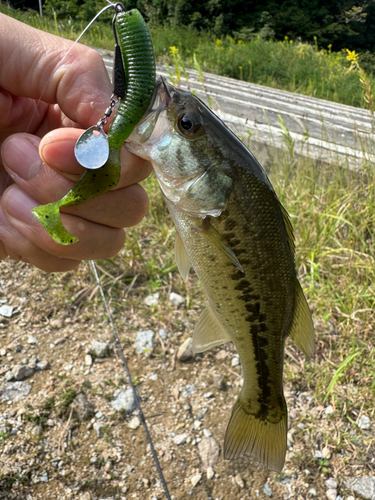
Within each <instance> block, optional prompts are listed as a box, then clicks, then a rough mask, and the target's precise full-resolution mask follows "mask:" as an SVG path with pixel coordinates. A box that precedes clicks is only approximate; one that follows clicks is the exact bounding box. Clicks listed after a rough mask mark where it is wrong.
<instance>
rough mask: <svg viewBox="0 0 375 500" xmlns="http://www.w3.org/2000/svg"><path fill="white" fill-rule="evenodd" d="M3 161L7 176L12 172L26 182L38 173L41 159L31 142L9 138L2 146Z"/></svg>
mask: <svg viewBox="0 0 375 500" xmlns="http://www.w3.org/2000/svg"><path fill="white" fill-rule="evenodd" d="M3 161H4V164H5V167H6V168H7V170H10V171H11V172H9V174H10V175H11V176H12V172H14V173H15V174H16V175H17V176H18V177H20V178H21V179H24V180H25V181H28V180H30V179H32V178H33V177H34V176H35V175H36V174H37V173H38V172H39V168H40V165H41V159H40V156H39V152H38V147H37V145H36V144H33V143H32V142H31V141H29V140H27V139H24V138H20V137H15V138H10V139H8V140H7V141H5V142H4V144H3Z"/></svg>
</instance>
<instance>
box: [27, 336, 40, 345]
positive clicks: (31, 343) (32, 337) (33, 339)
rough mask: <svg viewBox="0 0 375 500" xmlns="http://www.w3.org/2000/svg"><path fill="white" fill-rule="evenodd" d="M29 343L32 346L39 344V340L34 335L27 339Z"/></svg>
mask: <svg viewBox="0 0 375 500" xmlns="http://www.w3.org/2000/svg"><path fill="white" fill-rule="evenodd" d="M27 343H28V344H30V345H35V344H38V339H37V338H36V337H34V335H30V336H29V338H28V339H27Z"/></svg>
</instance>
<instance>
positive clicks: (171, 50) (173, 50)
mask: <svg viewBox="0 0 375 500" xmlns="http://www.w3.org/2000/svg"><path fill="white" fill-rule="evenodd" d="M169 52H170V53H171V55H172V56H176V55H177V54H178V48H177V47H175V46H174V45H172V47H169Z"/></svg>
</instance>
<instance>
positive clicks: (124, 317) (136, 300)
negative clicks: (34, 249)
mask: <svg viewBox="0 0 375 500" xmlns="http://www.w3.org/2000/svg"><path fill="white" fill-rule="evenodd" d="M168 237H169V236H168ZM138 245H139V246H140V248H141V250H142V252H144V254H145V255H148V253H147V252H149V251H150V249H149V247H150V246H151V245H152V240H151V239H147V238H145V239H144V240H143V241H138ZM127 252H128V253H126V252H125V250H124V252H123V253H122V255H120V256H119V257H118V258H117V260H115V261H113V260H111V261H105V262H100V263H99V273H100V275H101V279H102V282H103V285H104V288H105V290H106V293H107V295H108V300H109V303H110V308H111V311H112V314H113V317H114V321H115V323H116V326H117V328H118V330H119V336H120V339H121V343H122V345H123V348H124V352H125V356H126V358H127V360H128V363H129V367H130V370H131V373H132V377H133V381H134V382H135V384H136V385H137V390H138V391H139V396H140V400H141V404H142V408H143V412H144V414H145V416H146V419H147V423H148V426H149V428H150V432H151V436H152V439H153V442H154V445H155V448H156V452H157V455H158V457H159V459H160V463H161V466H162V469H163V472H164V474H165V479H166V482H167V485H168V488H169V491H170V494H171V498H174V499H176V500H177V499H183V498H194V499H197V500H206V499H212V500H224V499H231V500H242V499H249V498H250V499H257V498H259V499H260V500H265V499H268V498H270V497H272V498H274V499H306V498H326V494H327V491H328V489H329V488H328V486H329V485H328V486H327V483H326V481H327V480H329V479H331V480H332V479H333V480H334V481H336V482H337V483H338V486H336V493H337V495H341V497H340V496H338V498H343V499H345V500H346V499H350V498H352V499H353V498H355V497H350V496H349V495H350V494H351V493H350V492H349V490H347V489H346V488H345V486H344V483H343V480H342V479H343V478H345V476H346V475H350V476H353V475H354V476H355V475H356V473H360V471H361V470H362V467H363V458H360V457H356V456H355V454H354V455H353V452H352V451H351V450H350V449H348V450H347V451H346V452H345V453H343V452H340V453H335V447H334V446H333V445H330V443H329V439H328V438H327V436H329V435H330V434H332V433H335V432H337V429H338V426H339V422H340V416H339V415H336V414H335V409H334V408H333V409H332V406H331V407H330V408H329V405H328V404H326V405H325V406H324V405H322V403H321V402H319V401H316V399H315V397H314V392H313V390H312V389H311V388H310V387H309V385H308V384H307V383H306V380H305V379H304V373H303V372H304V366H305V365H304V363H305V360H304V357H303V355H302V354H301V353H299V352H298V350H297V349H296V348H294V347H293V346H292V344H291V343H290V344H289V343H288V347H287V352H288V355H287V356H286V363H287V364H288V366H289V369H288V376H287V379H286V380H285V384H284V389H285V394H286V399H287V404H288V408H289V434H288V445H289V450H288V453H287V457H286V464H285V468H284V470H283V471H282V473H281V474H276V473H274V472H268V471H267V470H266V469H264V468H263V467H262V466H260V465H258V464H253V463H252V461H251V460H250V459H249V458H245V459H241V460H238V461H233V462H229V461H225V460H224V459H223V458H222V455H221V453H220V454H219V455H218V454H217V451H218V450H219V447H220V449H221V447H222V445H223V440H224V433H225V429H226V425H227V423H228V421H229V417H230V413H231V408H232V405H233V403H234V401H235V399H236V396H237V394H238V392H239V390H240V387H241V383H242V378H241V368H240V366H239V365H238V364H237V359H236V352H235V348H234V346H233V345H232V344H227V345H225V346H223V347H221V348H216V349H213V350H212V351H209V352H207V353H205V354H204V355H198V356H195V358H190V359H188V360H187V361H184V362H181V361H179V360H178V359H177V352H178V349H179V347H180V346H181V344H182V343H183V342H184V341H185V340H186V339H187V338H189V337H190V336H191V334H192V329H193V326H194V324H195V322H196V321H197V318H198V317H199V314H200V312H201V310H202V307H203V303H204V297H203V295H202V291H201V289H200V286H199V284H198V283H197V280H196V278H195V277H194V276H192V277H191V278H189V280H188V282H187V284H186V285H185V284H184V283H183V282H182V280H181V279H180V278H179V276H178V274H177V273H176V272H166V273H165V278H164V280H161V281H160V280H159V279H158V278H157V277H155V278H154V280H153V281H152V280H150V273H149V274H148V280H146V278H145V277H144V276H142V272H141V270H140V269H141V266H142V265H144V262H143V264H142V263H138V261H137V259H135V258H133V257H132V255H130V254H129V250H128V251H127ZM160 258H161V259H163V258H165V259H167V258H169V257H168V256H163V255H161V257H160ZM1 266H2V275H1V282H0V284H1V291H0V299H1V303H2V304H6V305H9V306H13V311H12V315H11V317H8V318H7V317H1V319H0V344H1V346H0V354H1V357H0V387H1V383H2V384H3V389H4V384H7V383H8V384H9V383H14V382H15V380H14V379H13V380H10V379H11V376H9V372H10V371H12V370H13V371H12V373H13V372H14V371H15V367H17V366H29V367H30V366H31V372H32V373H31V374H30V375H28V376H27V377H26V378H25V379H23V380H21V381H19V382H18V383H19V384H22V385H23V387H25V386H26V385H29V386H30V393H29V395H28V396H25V397H22V398H20V399H19V400H18V401H11V400H4V390H3V392H2V394H3V399H2V402H1V404H0V409H1V413H0V498H1V499H2V500H5V499H17V500H23V499H27V500H34V499H47V498H48V499H52V500H54V499H56V500H64V499H78V500H94V499H122V500H125V499H128V500H130V499H133V498H136V499H142V500H143V499H145V500H155V499H160V500H161V499H164V498H165V495H164V493H163V491H162V488H161V484H160V480H159V477H158V474H157V470H156V467H155V463H154V461H153V458H152V455H151V452H150V448H149V445H148V443H147V439H146V435H145V431H144V429H143V427H142V425H139V421H137V418H134V417H136V415H137V410H134V411H133V412H132V414H126V412H125V411H124V410H122V411H116V410H115V409H114V407H113V406H112V403H113V401H114V400H115V399H116V397H117V396H118V394H119V393H120V392H121V391H126V389H128V388H129V383H128V381H127V379H126V374H125V371H124V368H123V366H122V363H121V360H120V359H119V357H118V355H117V353H116V350H115V345H114V342H113V337H112V332H111V329H110V327H109V325H108V320H107V318H106V316H105V310H104V306H103V304H102V302H101V299H100V295H99V292H98V288H97V286H96V284H95V281H94V278H93V276H92V274H91V271H90V267H89V265H88V263H82V264H81V266H80V268H79V269H78V270H76V271H73V272H70V273H66V274H50V275H47V274H45V273H43V272H41V271H38V270H36V269H33V268H32V267H31V266H29V265H27V264H24V263H15V262H12V261H5V262H3V263H1ZM137 266H139V267H137ZM167 271H168V269H167ZM156 292H159V298H158V300H157V302H156V304H154V305H151V306H148V305H146V303H145V299H147V297H150V296H152V295H153V294H154V293H156ZM171 292H175V293H177V294H179V295H180V296H181V297H182V298H183V302H182V303H181V304H179V305H175V304H173V303H172V302H171V301H170V293H171ZM145 330H152V331H153V332H154V337H153V341H152V346H151V347H148V348H145V350H144V352H142V353H140V354H137V353H136V351H135V348H134V346H133V343H134V341H135V339H136V336H137V334H138V333H139V332H140V331H145ZM93 340H96V341H101V342H107V343H108V344H109V350H108V351H107V353H106V355H105V357H103V358H97V357H95V354H94V353H93V350H92V341H93ZM47 362H48V363H47ZM35 363H40V364H39V368H40V367H41V368H42V369H35V370H34V371H33V369H32V368H33V366H34V365H35ZM43 363H44V364H43ZM91 363H92V364H91ZM36 366H38V365H36ZM7 373H8V375H7ZM79 394H84V395H85V398H86V400H87V402H88V403H91V405H92V407H90V406H89V407H88V408H89V413H88V415H86V416H85V415H83V416H82V414H81V416H80V415H79V409H78V410H77V411H76V410H75V402H74V401H75V398H76V397H77V395H79ZM80 397H81V396H80ZM0 398H1V388H0ZM79 418H81V420H79ZM129 425H130V427H129ZM202 441H203V442H204V443H205V444H206V445H207V446H208V448H207V450H208V451H206V452H205V451H204V450H203V451H202V449H203V445H202ZM205 453H206V455H205ZM367 456H369V455H367ZM202 457H203V459H205V461H206V462H205V463H204V462H202ZM372 460H373V459H372ZM207 466H208V467H211V468H210V469H209V470H208V471H207ZM358 471H359V472H358ZM331 489H332V488H331ZM333 489H334V488H333ZM328 498H329V497H328ZM331 498H332V496H331Z"/></svg>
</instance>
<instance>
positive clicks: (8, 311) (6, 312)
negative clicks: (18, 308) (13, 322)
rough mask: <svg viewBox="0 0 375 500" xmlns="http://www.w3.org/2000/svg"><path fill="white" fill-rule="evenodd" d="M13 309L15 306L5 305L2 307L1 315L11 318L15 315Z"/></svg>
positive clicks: (0, 308)
mask: <svg viewBox="0 0 375 500" xmlns="http://www.w3.org/2000/svg"><path fill="white" fill-rule="evenodd" d="M13 309H14V307H13V306H6V305H3V306H1V307H0V315H1V316H4V317H5V318H11V317H12V315H13Z"/></svg>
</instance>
